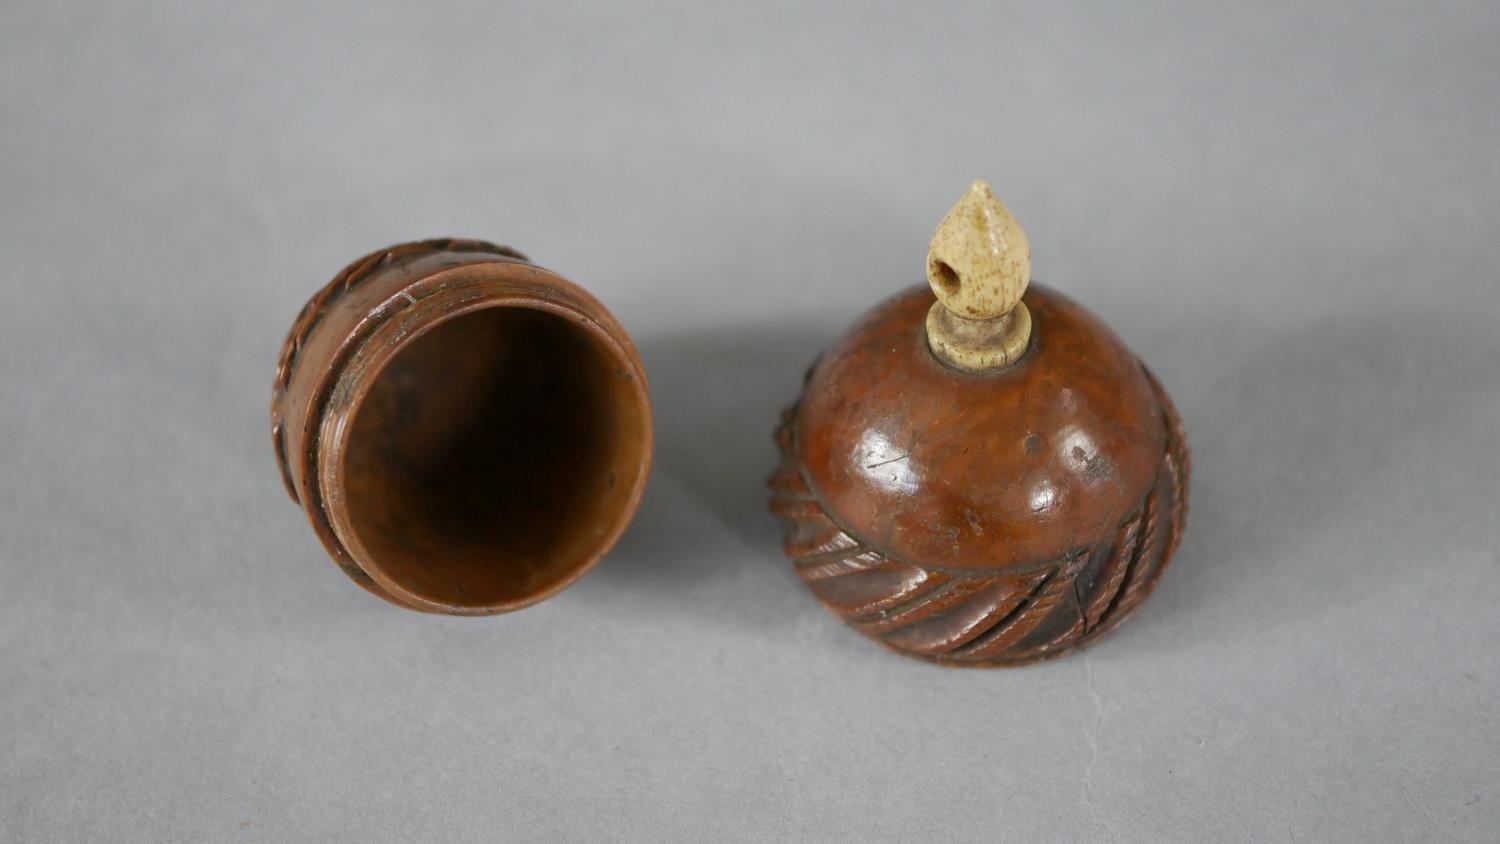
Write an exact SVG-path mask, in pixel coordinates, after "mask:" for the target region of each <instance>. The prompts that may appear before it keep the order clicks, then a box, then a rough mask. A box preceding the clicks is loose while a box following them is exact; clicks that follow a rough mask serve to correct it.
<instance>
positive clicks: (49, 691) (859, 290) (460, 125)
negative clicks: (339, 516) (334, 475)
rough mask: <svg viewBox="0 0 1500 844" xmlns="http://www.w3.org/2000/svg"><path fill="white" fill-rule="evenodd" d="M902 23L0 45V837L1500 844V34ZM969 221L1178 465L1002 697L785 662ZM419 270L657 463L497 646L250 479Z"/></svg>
mask: <svg viewBox="0 0 1500 844" xmlns="http://www.w3.org/2000/svg"><path fill="white" fill-rule="evenodd" d="M1419 5H1420V6H1421V8H1419ZM917 6H918V4H912V3H890V4H880V5H865V4H860V5H848V6H844V7H839V8H835V7H832V6H813V5H806V4H797V3H757V4H742V5H720V6H706V5H698V4H681V5H674V6H666V5H631V6H623V5H621V6H614V5H609V4H602V5H599V6H597V7H581V6H572V5H568V4H551V3H537V4H530V5H521V4H494V5H489V4H475V5H470V6H463V5H448V4H432V3H388V4H351V5H348V6H343V7H340V6H334V5H332V4H329V5H322V4H303V3H243V4H232V5H231V4H207V3H180V4H173V5H165V4H163V5H139V6H137V5H135V4H97V5H92V4H60V3H59V4H41V3H21V4H17V3H14V2H10V3H6V4H5V5H4V8H3V11H0V258H3V262H4V267H5V270H4V274H3V277H0V285H3V287H0V292H3V306H0V446H3V450H0V555H3V556H0V839H3V840H17V841H42V840H70V841H71V840H80V841H81V840H138V841H192V842H197V841H216V840H233V841H238V840H244V841H288V840H361V841H410V840H474V841H485V840H560V839H571V840H636V841H663V840H670V841H703V840H744V841H761V840H776V839H786V840H872V839H889V840H906V841H914V840H929V839H931V838H938V839H958V840H985V841H1001V840H1005V841H1010V840H1014V841H1028V840H1078V841H1098V840H1113V841H1121V842H1124V841H1160V840H1181V841H1204V840H1234V841H1282V840H1287V841H1370V840H1393V841H1399V840H1468V841H1493V840H1495V839H1496V838H1497V837H1500V787H1497V785H1500V712H1497V707H1500V703H1497V698H1500V578H1497V573H1500V559H1497V548H1500V518H1497V515H1496V510H1497V505H1496V492H1497V488H1500V456H1497V451H1496V449H1495V434H1496V428H1497V425H1500V331H1497V328H1496V324H1497V319H1500V287H1497V285H1500V279H1497V273H1496V257H1495V256H1496V251H1497V248H1500V242H1497V237H1496V235H1497V224H1496V221H1497V219H1500V163H1497V149H1500V50H1497V49H1496V45H1497V44H1500V7H1497V6H1495V5H1494V4H1481V3H1475V4H1462V3H1441V4H1415V3H1413V4H1373V3H1347V4H1337V5H1335V4H1328V3H1314V4H1303V3H1284V4H1276V5H1265V6H1255V7H1253V8H1252V7H1249V6H1248V5H1246V4H1214V7H1213V8H1197V7H1193V6H1189V5H1185V4H1184V5H1174V4H1158V3H1129V4H1123V3H1122V4H1097V5H1061V4H1052V3H1048V4H1037V5H1029V6H1019V5H1017V6H1011V5H1006V6H1004V7H1001V6H998V5H993V4H976V5H973V6H962V7H960V6H947V5H943V6H940V7H935V8H932V9H927V10H922V11H918V10H917V8H916V7H917ZM980 177H983V178H987V179H989V180H990V181H991V182H992V183H993V184H994V185H995V186H996V189H997V191H998V192H999V194H1000V195H1001V197H1002V198H1003V199H1004V200H1005V201H1006V202H1007V204H1008V205H1009V206H1010V207H1011V208H1012V209H1013V210H1014V211H1015V212H1016V214H1017V215H1018V216H1019V218H1020V220H1021V222H1022V225H1023V226H1024V227H1025V228H1026V230H1027V231H1028V233H1029V235H1030V239H1031V243H1032V246H1033V249H1034V254H1035V256H1036V273H1037V277H1038V278H1039V279H1042V280H1045V281H1047V282H1049V283H1051V284H1053V285H1055V286H1058V287H1061V288H1063V289H1065V290H1066V291H1067V292H1068V293H1069V294H1071V295H1073V296H1074V297H1076V298H1078V299H1079V300H1081V301H1083V302H1085V303H1087V304H1088V305H1089V306H1090V307H1091V308H1093V309H1094V310H1095V311H1097V312H1098V313H1100V314H1101V315H1103V316H1104V317H1105V318H1106V319H1108V320H1109V321H1110V322H1111V324H1112V325H1113V326H1114V327H1115V328H1116V329H1117V330H1118V332H1119V333H1120V334H1121V335H1122V336H1123V337H1125V338H1126V339H1127V341H1128V342H1129V343H1130V344H1131V345H1132V346H1133V347H1134V348H1135V349H1136V350H1137V351H1138V352H1139V353H1140V354H1141V355H1142V356H1143V357H1144V358H1145V359H1146V360H1148V361H1149V362H1150V363H1151V365H1152V366H1153V368H1154V369H1155V370H1156V371H1157V373H1158V374H1159V375H1160V376H1161V378H1162V380H1163V381H1164V382H1165V384H1166V385H1167V386H1168V387H1169V389H1170V390H1171V391H1172V393H1173V394H1174V395H1175V397H1176V398H1177V400H1178V403H1179V404H1180V406H1181V408H1182V411H1183V414H1184V417H1185V420H1186V424H1187V427H1188V431H1189V434H1190V437H1191V440H1192V444H1193V447H1194V450H1195V456H1196V477H1195V481H1196V484H1195V490H1194V493H1195V494H1194V498H1193V502H1192V505H1193V510H1192V516H1191V520H1190V527H1189V531H1188V534H1187V538H1186V542H1185V543H1184V545H1183V546H1182V549H1181V551H1180V553H1179V556H1178V557H1177V559H1176V561H1175V563H1174V565H1173V569H1172V571H1171V572H1170V573H1169V576H1167V577H1166V578H1165V579H1164V580H1163V582H1162V584H1161V587H1160V589H1159V590H1158V591H1157V593H1156V594H1155V596H1154V597H1153V598H1152V600H1151V601H1150V602H1149V604H1148V605H1147V607H1146V609H1145V611H1144V612H1143V613H1142V614H1141V615H1140V616H1139V617H1138V618H1137V619H1136V620H1135V621H1133V622H1132V623H1131V624H1129V625H1127V626H1126V627H1124V628H1123V629H1122V630H1121V631H1120V632H1118V633H1117V634H1115V635H1114V636H1113V637H1112V638H1110V639H1108V640H1106V641H1105V642H1103V643H1100V644H1099V645H1098V646H1096V647H1094V648H1092V649H1090V650H1089V651H1088V652H1086V653H1084V654H1081V655H1075V656H1072V657H1070V658H1068V659H1064V660H1060V661H1057V662H1054V663H1051V664H1046V665H1041V666H1037V667H1034V668H1029V669H1024V670H1013V671H992V672H976V671H950V670H941V669H937V668H933V667H929V666H927V665H923V664H918V663H915V662H911V661H906V660H903V659H900V658H898V657H895V656H893V655H891V654H889V653H887V652H885V651H883V650H882V649H880V648H877V647H874V646H872V645H871V644H869V643H868V642H866V641H865V640H863V639H861V638H860V637H859V636H858V635H856V634H855V633H853V632H851V631H848V630H846V629H845V628H843V627H842V626H840V625H839V624H838V623H836V622H835V621H834V620H833V619H831V618H830V617H828V616H827V615H825V614H824V612H823V611H822V610H821V609H820V608H818V607H817V606H816V604H815V603H814V602H813V601H812V600H811V598H810V597H809V596H808V595H807V594H805V592H804V590H803V588H802V587H801V586H800V584H799V583H798V582H797V581H796V579H795V577H794V575H793V574H792V573H791V571H790V570H789V567H788V565H787V564H786V563H785V562H784V561H783V559H782V558H781V556H780V552H779V546H778V543H779V529H778V527H777V525H776V524H775V523H774V521H773V520H772V519H771V517H770V516H769V515H767V514H766V512H765V510H764V499H765V492H764V488H763V479H764V477H765V476H766V475H767V474H768V473H769V471H770V470H771V468H772V465H773V462H774V455H773V452H772V449H771V446H770V442H769V433H770V429H771V427H772V425H773V422H774V420H775V418H776V415H777V412H778V410H779V408H780V406H781V405H782V404H783V403H784V402H786V401H787V400H789V399H790V398H791V397H792V396H793V395H794V394H795V391H796V389H797V386H798V384H799V381H800V377H801V374H802V371H803V368H804V367H805V365H806V364H807V363H808V362H809V361H810V359H811V358H812V357H813V355H814V354H815V352H816V351H817V350H818V349H819V348H820V347H821V346H823V345H824V344H825V343H827V342H828V341H830V340H831V339H832V338H833V337H835V336H836V335H837V334H838V333H839V332H840V331H842V330H843V328H844V327H845V326H846V325H847V324H848V323H849V322H850V321H852V319H853V318H854V316H855V315H856V313H857V312H859V311H861V310H863V309H864V308H866V307H868V306H869V305H871V304H873V303H874V302H875V301H876V300H877V299H879V298H882V297H884V296H885V295H887V294H888V293H890V292H893V291H894V290H896V289H898V288H900V287H902V286H904V285H907V284H911V283H915V282H917V281H919V280H920V278H921V268H922V261H923V256H924V250H925V247H926V241H927V237H928V236H929V234H930V232H931V229H932V227H933V226H934V225H935V223H936V222H937V220H938V219H939V217H940V216H941V215H942V214H943V212H944V211H946V209H947V208H948V206H949V205H950V204H951V203H952V202H953V201H954V200H955V199H956V198H957V197H958V195H959V194H960V193H961V192H962V190H963V189H964V188H965V186H967V184H968V183H969V182H970V181H971V180H972V179H975V178H980ZM449 234H451V235H467V236H478V237H488V238H493V239H496V240H500V241H502V242H507V243H511V244H513V245H515V246H517V247H520V248H522V249H524V250H525V251H527V252H528V253H529V254H530V255H532V256H533V257H534V258H535V259H536V260H538V261H539V262H541V263H543V264H545V265H547V266H550V267H553V268H555V269H557V270H559V271H561V272H563V273H565V274H567V275H569V276H571V277H573V278H576V279H578V280H579V281H581V282H583V283H584V284H586V285H587V286H589V287H590V288H591V289H592V290H593V291H594V292H595V293H596V294H598V295H599V296H600V298H602V299H603V300H604V301H605V302H606V303H608V304H609V305H610V306H611V308H612V309H613V310H614V312H615V313H616V315H617V316H618V317H619V318H620V319H621V320H622V322H623V323H624V324H625V325H626V326H627V327H628V328H629V329H630V331H631V332H632V333H633V334H634V336H635V338H636V340H637V342H638V343H639V345H640V347H641V349H642V353H643V355H644V357H645V361H646V364H647V367H648V371H649V374H650V378H651V383H652V388H653V392H654V399H655V406H656V412H657V421H658V434H659V448H658V452H657V464H656V470H655V474H654V477H653V479H652V483H651V486H650V489H649V492H648V493H647V495H646V498H645V502H644V505H643V507H642V509H641V511H640V514H639V516H638V517H637V519H636V521H635V522H634V524H633V526H632V527H631V528H630V530H629V532H628V534H627V535H626V536H625V538H624V539H623V540H622V542H621V544H620V545H619V547H618V550H617V551H616V553H614V554H613V555H612V556H611V557H610V558H609V559H607V560H606V561H605V562H604V563H603V564H602V565H601V566H600V567H599V568H598V569H596V570H595V571H594V572H593V573H591V574H590V575H589V576H588V577H586V578H585V579H584V580H583V581H581V582H580V583H579V584H578V585H576V586H575V587H574V588H572V589H571V590H569V591H567V592H565V593H563V594H562V595H561V596H559V597H557V598H556V599H554V600H552V601H550V602H547V603H545V604H543V605H540V606H537V607H535V608H532V609H528V610H526V611H524V612H520V613H517V614H513V615H508V616H503V617H498V618H491V619H482V620H473V619H468V620H465V619H451V618H440V617H428V616H423V615H418V614H415V613H403V612H399V611H397V610H395V609H393V608H391V607H389V606H386V605H384V604H383V603H381V602H379V601H377V600H375V599H372V598H371V597H370V596H368V595H366V594H365V593H364V592H362V591H361V590H359V589H358V588H356V587H355V586H353V585H352V584H351V583H349V582H348V581H347V580H346V579H345V578H344V576H343V575H342V574H341V573H340V572H339V571H338V570H337V569H336V568H335V567H334V566H332V565H330V564H329V562H328V560H327V559H326V557H325V556H324V553H323V551H322V550H321V548H320V546H319V545H318V543H317V541H316V540H315V538H314V536H313V534H312V532H311V531H310V530H309V529H308V527H307V525H306V523H305V521H304V519H303V517H302V516H301V514H300V513H299V512H298V510H297V509H296V508H295V507H294V506H293V505H292V504H291V503H290V502H289V501H288V500H287V499H286V496H285V495H284V493H283V492H282V490H281V486H280V482H279V480H278V478H277V474H276V471H275V468H274V466H273V461H272V459H271V451H270V447H269V443H268V423H267V418H266V404H267V399H268V395H269V389H270V378H271V370H272V367H273V364H274V361H275V358H276V353H277V349H278V346H279V344H280V342H281V339H282V336H283V333H284V331H285V330H286V328H287V326H288V325H289V323H290V321H291V319H292V317H293V315H294V314H295V313H296V311H297V309H298V308H299V307H300V306H301V304H302V302H303V300H304V299H305V297H306V296H308V295H309V294H310V293H312V292H313V291H314V290H315V289H316V288H317V287H318V286H319V285H321V284H322V283H323V282H324V281H325V280H326V279H327V278H329V277H330V276H332V275H333V273H334V272H336V271H337V270H338V269H339V268H340V267H341V266H343V264H344V263H345V262H347V261H348V260H350V259H352V258H354V257H356V256H358V255H360V254H363V253H364V252H365V251H368V250H370V249H373V248H376V247H379V246H383V245H386V244H389V243H393V242H396V241H400V240H408V239H413V238H418V237H423V236H435V235H449Z"/></svg>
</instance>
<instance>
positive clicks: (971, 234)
mask: <svg viewBox="0 0 1500 844" xmlns="http://www.w3.org/2000/svg"><path fill="white" fill-rule="evenodd" d="M1030 281H1031V245H1030V244H1029V243H1027V242H1026V233H1025V232H1023V231H1021V226H1020V224H1018V223H1017V222H1016V218H1015V217H1012V216H1011V215H1010V212H1009V211H1007V210H1006V208H1005V206H1004V205H1001V204H1000V200H998V199H996V198H995V193H994V191H992V190H990V186H989V185H987V184H985V183H984V182H982V181H979V182H975V183H974V184H973V185H972V186H970V187H969V191H968V193H965V194H964V195H963V198H962V199H960V200H959V201H958V204H957V205H955V206H953V210H951V211H949V212H948V215H947V216H946V217H944V218H943V221H942V222H941V223H939V224H938V227H937V232H936V233H935V234H933V236H932V244H931V245H930V246H929V247H928V249H927V283H928V284H929V285H931V286H932V292H933V294H934V295H936V296H937V299H938V300H937V301H936V302H934V303H933V305H932V308H931V309H929V310H928V312H927V342H928V344H929V345H931V347H932V352H933V354H935V355H937V356H938V357H939V358H941V359H942V360H943V362H945V363H947V364H949V365H951V366H955V367H958V368H959V369H966V370H971V371H976V372H978V371H984V370H986V369H993V368H994V367H997V366H1006V365H1008V364H1011V363H1014V362H1015V361H1016V359H1017V358H1019V357H1020V356H1021V354H1022V353H1024V352H1025V351H1026V344H1027V342H1028V341H1029V340H1030V339H1031V314H1030V312H1029V311H1027V310H1026V305H1025V304H1023V303H1022V302H1021V296H1022V295H1023V294H1024V293H1025V292H1026V285H1027V283H1028V282H1030Z"/></svg>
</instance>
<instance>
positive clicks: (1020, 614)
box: [769, 366, 1190, 665]
mask: <svg viewBox="0 0 1500 844" xmlns="http://www.w3.org/2000/svg"><path fill="white" fill-rule="evenodd" d="M1142 369H1145V367H1144V366H1142ZM1145 372H1146V377H1147V379H1148V380H1149V381H1150V383H1151V386H1152V389H1153V390H1154V391H1155V393H1156V396H1157V398H1158V400H1159V401H1160V403H1161V409H1162V417H1163V420H1164V422H1165V427H1166V442H1165V444H1164V445H1165V448H1164V449H1163V455H1162V462H1161V467H1160V468H1159V469H1158V471H1157V476H1156V479H1155V480H1154V481H1153V482H1152V483H1151V486H1150V488H1149V489H1148V491H1147V492H1146V494H1145V495H1144V496H1143V498H1142V500H1141V503H1140V505H1139V506H1138V507H1137V508H1136V509H1135V511H1134V512H1132V513H1131V514H1130V515H1129V516H1128V517H1127V518H1126V519H1125V520H1124V521H1123V522H1121V524H1120V526H1119V528H1118V530H1117V531H1116V532H1115V534H1114V536H1111V537H1108V538H1106V539H1105V540H1103V541H1101V542H1100V543H1097V544H1096V545H1094V546H1091V547H1085V548H1080V549H1076V550H1074V551H1072V552H1070V553H1069V554H1067V555H1066V556H1064V557H1062V558H1061V559H1058V560H1055V561H1052V562H1042V563H1039V564H1038V565H1035V566H1027V567H1025V568H1024V569H1023V570H1021V571H1018V570H1017V569H1015V568H1009V569H1003V568H1002V569H989V570H976V571H963V572H954V571H951V570H942V571H939V570H934V569H928V568H924V567H922V566H919V565H917V564H916V563H914V562H912V561H910V560H903V559H898V558H895V557H893V556H891V555H888V554H886V553H884V552H882V551H880V550H878V549H876V548H874V547H872V546H870V545H869V544H868V543H867V542H865V541H863V540H862V539H861V538H860V537H858V536H855V535H853V534H851V533H850V532H848V531H847V530H845V529H844V528H843V526H842V525H840V524H838V522H836V521H835V520H834V519H833V517H832V516H831V515H830V514H829V513H828V512H827V511H826V509H825V508H824V507H823V505H822V503H821V501H820V499H819V497H818V495H817V493H816V492H815V491H814V490H813V489H812V488H811V487H810V486H809V485H808V483H807V480H806V478H805V476H804V475H803V473H802V471H801V468H800V466H799V465H798V463H797V458H796V435H797V432H796V415H797V407H796V406H795V405H793V406H792V407H790V408H787V409H786V410H785V411H783V413H782V416H781V424H780V425H779V426H778V427H777V430H776V444H777V446H778V448H779V450H780V452H781V464H780V466H778V467H777V469H776V471H775V473H774V474H772V476H771V478H770V481H769V485H770V487H771V492H772V495H771V502H770V506H771V511H772V512H773V513H775V514H776V515H777V516H779V517H780V518H781V519H782V522H783V525H784V527H785V532H786V533H785V536H786V538H785V550H786V552H787V555H788V556H790V557H791V558H792V560H793V562H794V564H795V569H796V571H797V573H798V575H799V576H800V577H801V578H802V579H803V582H804V583H806V584H807V585H808V586H809V587H811V588H812V589H813V592H814V594H815V595H817V597H818V598H819V600H820V601H821V602H822V603H823V604H824V605H825V606H827V607H828V609H829V610H830V611H832V612H834V613H835V614H836V615H838V616H839V617H841V618H842V619H843V620H844V621H845V622H847V623H848V624H850V625H852V626H853V627H855V628H856V629H858V630H860V632H862V633H864V634H865V635H867V636H870V637H871V638H873V639H876V640H877V641H880V642H882V643H883V644H885V645H887V646H889V647H892V648H894V649H896V650H899V651H902V652H904V653H908V654H911V655H913V656H919V657H923V658H926V659H933V660H937V661H940V662H947V663H953V664H966V665H1015V664H1020V663H1025V662H1032V661H1035V660H1039V659H1045V658H1048V657H1052V656H1057V655H1059V654H1062V653H1066V652H1067V651H1069V650H1071V649H1073V648H1075V647H1078V646H1080V645H1083V644H1086V643H1088V642H1090V641H1093V640H1094V639H1096V638H1098V637H1099V636H1102V635H1104V634H1106V633H1108V632H1109V631H1110V630H1112V629H1114V628H1115V627H1116V626H1118V625H1119V624H1120V623H1121V622H1122V621H1124V620H1125V619H1126V618H1128V617H1129V616H1130V615H1131V614H1132V613H1133V612H1134V611H1135V610H1136V609H1137V608H1138V607H1139V606H1140V605H1141V603H1142V602H1143V601H1144V600H1145V598H1146V596H1147V595H1148V594H1149V593H1150V592H1151V590H1152V588H1153V587H1154V586H1155V585H1156V582H1157V580H1158V579H1159V578H1160V577H1161V574H1162V571H1163V570H1165V569H1166V566H1167V561H1168V560H1169V559H1170V557H1171V556H1172V554H1173V552H1175V551H1176V549H1177V545H1178V543H1179V542H1180V541H1181V538H1182V531H1183V527H1184V523H1185V521H1186V519H1187V499H1188V476H1189V473H1190V466H1189V455H1188V450H1187V440H1186V438H1185V436H1184V434H1183V430H1182V420H1181V419H1180V417H1179V416H1178V414H1177V409H1176V407H1174V406H1173V404H1172V401H1171V399H1170V398H1169V397H1168V396H1167V393H1166V391H1165V390H1163V389H1162V387H1161V384H1160V383H1159V382H1158V381H1157V380H1156V377H1155V376H1154V375H1153V374H1152V373H1151V371H1150V370H1149V369H1146V370H1145ZM1095 561H1097V563H1098V565H1097V567H1096V566H1093V565H1091V563H1093V562H1095ZM1091 568H1097V569H1098V570H1097V572H1096V573H1095V574H1094V577H1093V578H1092V580H1091V583H1090V585H1089V586H1088V587H1085V586H1084V585H1083V583H1082V582H1081V581H1080V576H1081V575H1082V574H1083V573H1084V572H1085V571H1088V570H1090V569H1091ZM901 571H911V572H913V573H914V574H913V575H912V577H910V578H907V579H900V578H895V579H893V581H892V582H895V583H899V584H901V586H900V588H901V589H902V590H904V591H892V592H890V593H889V594H884V595H874V596H864V599H863V602H862V603H858V602H856V604H855V605H849V604H848V602H845V603H838V602H836V601H833V600H830V598H829V596H830V594H831V592H830V587H831V585H833V584H839V585H842V581H845V580H847V579H849V578H861V577H863V578H866V579H867V581H866V582H868V578H870V577H872V576H873V575H874V574H879V573H890V572H901ZM913 582H915V583H916V584H917V585H916V586H912V585H911V584H912V583H913ZM1062 613H1066V614H1067V618H1066V619H1065V618H1064V617H1063V616H1062V615H1059V614H1062ZM1054 615H1056V618H1055V619H1054V618H1053V617H1054ZM1049 620H1051V621H1052V623H1051V624H1048V622H1049Z"/></svg>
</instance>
